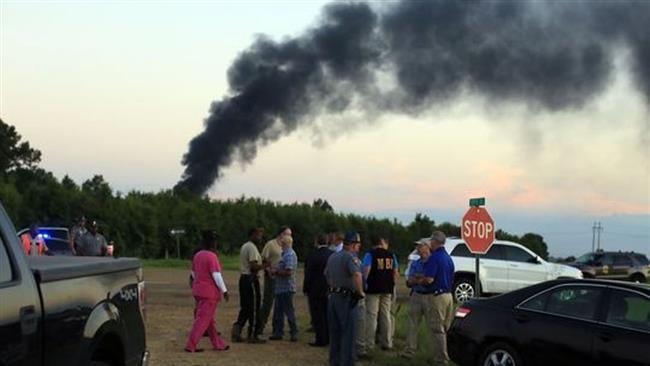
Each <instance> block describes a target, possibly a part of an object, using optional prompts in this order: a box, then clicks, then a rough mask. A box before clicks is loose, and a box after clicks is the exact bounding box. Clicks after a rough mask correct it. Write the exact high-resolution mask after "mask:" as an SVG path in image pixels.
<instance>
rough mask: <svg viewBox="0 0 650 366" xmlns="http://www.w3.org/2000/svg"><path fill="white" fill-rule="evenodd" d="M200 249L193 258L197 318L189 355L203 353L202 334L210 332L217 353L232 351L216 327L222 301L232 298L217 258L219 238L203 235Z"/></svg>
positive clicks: (190, 337)
mask: <svg viewBox="0 0 650 366" xmlns="http://www.w3.org/2000/svg"><path fill="white" fill-rule="evenodd" d="M202 237H203V239H202V241H201V250H199V251H198V252H197V253H196V254H195V255H194V257H193V258H192V277H193V278H194V281H193V282H192V295H193V296H194V298H195V300H196V302H197V311H196V317H195V318H194V323H193V324H192V330H191V331H190V335H189V337H188V338H187V343H186V345H185V351H186V352H202V351H203V349H201V348H197V345H198V343H199V341H200V340H201V337H202V336H203V334H204V333H205V332H206V330H207V332H208V335H209V337H210V342H211V343H212V347H213V349H214V350H217V351H224V350H227V349H228V348H229V346H228V345H226V343H225V342H224V341H223V339H221V336H219V333H218V332H217V328H216V327H215V324H214V322H215V318H216V316H215V312H216V310H217V305H218V304H219V302H220V301H221V299H222V298H223V299H225V300H226V301H228V300H229V299H230V296H229V294H228V289H227V288H226V283H225V282H224V280H223V276H222V275H221V263H220V262H219V257H217V253H216V250H217V237H216V235H215V233H214V232H212V231H204V232H203V234H202Z"/></svg>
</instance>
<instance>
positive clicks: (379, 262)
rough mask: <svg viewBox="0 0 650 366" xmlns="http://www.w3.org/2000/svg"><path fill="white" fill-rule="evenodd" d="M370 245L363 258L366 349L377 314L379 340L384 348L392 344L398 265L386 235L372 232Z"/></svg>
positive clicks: (372, 338)
mask: <svg viewBox="0 0 650 366" xmlns="http://www.w3.org/2000/svg"><path fill="white" fill-rule="evenodd" d="M371 242H372V244H373V249H372V250H370V251H369V252H367V253H366V255H365V256H364V258H363V262H362V263H363V271H364V274H365V277H366V295H367V296H366V319H365V322H366V324H365V325H366V329H365V333H364V334H363V335H364V336H365V345H366V348H367V350H368V351H372V350H373V349H374V346H375V337H376V335H377V323H378V318H379V321H380V322H381V324H382V325H383V326H382V327H380V334H379V342H380V343H381V348H382V349H384V350H387V349H391V348H392V346H393V345H392V339H391V336H390V334H389V332H390V330H391V325H390V323H391V316H390V308H391V298H392V295H393V290H394V288H395V279H396V277H397V268H396V263H395V254H393V252H391V251H389V250H388V243H387V241H386V239H385V238H383V237H380V236H377V235H373V236H372V239H371Z"/></svg>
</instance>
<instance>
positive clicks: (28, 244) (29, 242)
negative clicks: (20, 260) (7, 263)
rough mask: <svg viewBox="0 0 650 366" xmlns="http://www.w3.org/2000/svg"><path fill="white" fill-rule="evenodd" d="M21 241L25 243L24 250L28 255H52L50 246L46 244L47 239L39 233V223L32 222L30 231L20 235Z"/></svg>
mask: <svg viewBox="0 0 650 366" xmlns="http://www.w3.org/2000/svg"><path fill="white" fill-rule="evenodd" d="M20 241H21V242H22V243H23V250H24V251H25V254H26V255H29V256H39V255H43V254H45V255H50V253H48V251H49V248H48V247H47V244H45V239H43V236H42V235H40V234H39V233H38V224H31V225H30V226H29V231H27V232H26V233H24V234H22V235H21V236H20Z"/></svg>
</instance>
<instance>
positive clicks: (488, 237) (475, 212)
mask: <svg viewBox="0 0 650 366" xmlns="http://www.w3.org/2000/svg"><path fill="white" fill-rule="evenodd" d="M460 227H461V229H462V230H461V234H462V237H463V240H464V241H465V244H467V248H468V249H469V251H470V253H472V254H485V253H487V251H488V250H490V247H491V246H492V243H493V242H494V239H495V234H496V233H495V230H496V226H495V225H494V220H492V217H490V214H489V213H488V211H487V209H485V208H484V207H470V208H469V210H468V211H467V213H465V216H463V221H462V222H461V225H460Z"/></svg>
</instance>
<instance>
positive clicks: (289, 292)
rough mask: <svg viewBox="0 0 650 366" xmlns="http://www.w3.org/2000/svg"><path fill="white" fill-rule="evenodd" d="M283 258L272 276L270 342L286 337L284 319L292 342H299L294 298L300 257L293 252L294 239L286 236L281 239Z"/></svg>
mask: <svg viewBox="0 0 650 366" xmlns="http://www.w3.org/2000/svg"><path fill="white" fill-rule="evenodd" d="M280 245H281V246H282V257H281V259H280V262H278V265H277V266H276V267H273V269H272V270H271V274H272V275H273V276H274V277H275V305H274V309H273V335H272V336H271V337H269V339H270V340H274V341H277V340H280V339H282V337H283V336H284V318H285V316H286V318H287V321H288V322H289V332H290V335H291V342H297V341H298V325H297V323H296V311H295V308H294V306H293V298H294V295H295V294H296V269H297V268H298V256H297V255H296V252H295V251H294V250H293V238H292V237H291V236H290V235H284V236H282V238H280Z"/></svg>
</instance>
